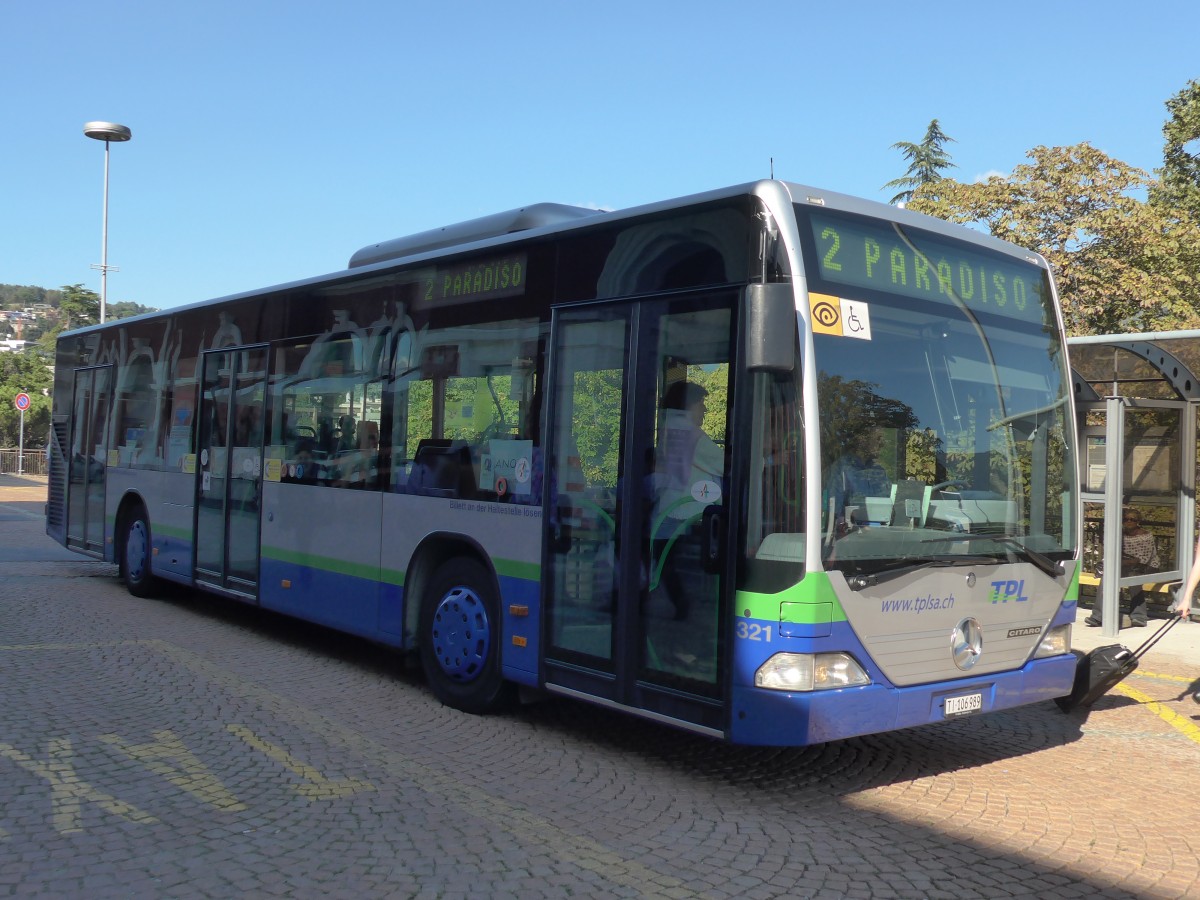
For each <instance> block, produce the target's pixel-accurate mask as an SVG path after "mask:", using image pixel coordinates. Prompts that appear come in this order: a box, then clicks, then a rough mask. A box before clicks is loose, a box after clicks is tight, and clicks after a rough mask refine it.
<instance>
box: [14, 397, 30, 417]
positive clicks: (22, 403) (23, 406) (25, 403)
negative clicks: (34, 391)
mask: <svg viewBox="0 0 1200 900" xmlns="http://www.w3.org/2000/svg"><path fill="white" fill-rule="evenodd" d="M14 402H15V403H16V405H17V409H19V410H20V411H21V412H25V410H27V409H29V395H28V394H26V393H20V394H17V399H16V401H14Z"/></svg>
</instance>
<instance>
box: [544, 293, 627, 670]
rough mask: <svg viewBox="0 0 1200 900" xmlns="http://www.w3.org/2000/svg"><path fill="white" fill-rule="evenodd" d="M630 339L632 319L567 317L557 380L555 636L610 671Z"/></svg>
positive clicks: (562, 646) (558, 646)
mask: <svg viewBox="0 0 1200 900" xmlns="http://www.w3.org/2000/svg"><path fill="white" fill-rule="evenodd" d="M601 315H603V314H601ZM627 341H628V322H627V320H626V319H625V318H624V317H619V318H618V317H613V318H606V319H604V320H602V321H587V322H565V323H564V324H563V326H562V328H561V330H560V332H559V337H558V348H557V352H558V353H559V354H560V359H561V365H559V366H558V368H557V382H556V384H555V387H554V394H555V397H556V405H555V409H554V411H553V414H554V417H555V423H556V426H555V430H554V434H555V436H554V446H553V458H554V470H553V475H552V477H553V481H552V488H551V521H552V525H551V545H550V546H551V553H552V554H553V556H554V562H553V583H552V601H551V613H550V643H551V646H552V647H553V648H554V649H555V650H558V651H566V652H567V655H568V656H570V655H572V654H578V655H581V656H583V657H587V658H588V660H587V661H588V663H589V665H592V666H595V667H597V668H601V669H603V670H605V671H611V670H612V668H613V662H612V661H613V617H614V610H615V608H616V604H615V603H614V598H615V594H616V590H617V584H618V577H617V560H618V559H619V557H620V547H619V542H618V535H619V528H618V522H619V516H618V504H617V488H618V483H619V477H620V473H621V469H622V465H621V434H622V427H621V425H622V415H623V411H624V408H625V391H626V360H627Z"/></svg>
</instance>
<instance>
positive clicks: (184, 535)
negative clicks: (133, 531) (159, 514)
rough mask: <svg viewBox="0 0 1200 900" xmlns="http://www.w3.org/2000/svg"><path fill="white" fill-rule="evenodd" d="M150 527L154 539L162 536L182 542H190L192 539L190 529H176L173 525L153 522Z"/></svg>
mask: <svg viewBox="0 0 1200 900" xmlns="http://www.w3.org/2000/svg"><path fill="white" fill-rule="evenodd" d="M151 527H152V528H153V529H154V535H155V537H157V536H158V535H163V536H164V537H173V538H179V539H180V540H183V541H190V540H191V539H192V529H191V528H189V527H186V526H185V527H183V528H177V527H175V526H174V525H164V524H162V523H161V522H155V523H154V524H153V525H152V526H151Z"/></svg>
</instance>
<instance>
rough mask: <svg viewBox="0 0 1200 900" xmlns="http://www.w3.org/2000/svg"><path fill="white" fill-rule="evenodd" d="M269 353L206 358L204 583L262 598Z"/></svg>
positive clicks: (201, 457) (200, 542) (200, 472)
mask: <svg viewBox="0 0 1200 900" xmlns="http://www.w3.org/2000/svg"><path fill="white" fill-rule="evenodd" d="M266 368H267V351H266V348H264V347H252V348H246V349H222V350H215V351H211V352H208V353H205V354H204V363H203V376H202V377H203V381H202V391H201V398H200V426H199V440H198V443H197V447H198V450H199V454H198V458H197V466H196V532H195V534H196V563H195V577H196V580H197V581H201V582H204V583H205V584H209V585H212V586H213V587H217V588H221V589H224V590H227V591H232V592H234V593H236V594H240V595H242V596H244V597H247V598H250V599H257V596H258V562H259V515H260V511H261V508H262V452H263V451H262V443H263V399H264V396H265V385H266Z"/></svg>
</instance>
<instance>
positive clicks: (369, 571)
mask: <svg viewBox="0 0 1200 900" xmlns="http://www.w3.org/2000/svg"><path fill="white" fill-rule="evenodd" d="M262 555H263V556H264V557H265V558H266V559H270V560H273V561H275V562H281V563H288V564H290V565H294V566H305V567H307V568H310V569H320V570H321V571H323V572H333V573H335V574H338V575H350V576H353V577H354V578H366V579H368V580H370V581H376V580H378V581H381V582H383V583H384V584H394V585H397V586H399V587H403V586H404V578H405V571H404V570H403V569H391V568H387V567H386V566H385V567H383V568H380V569H376V568H375V567H374V566H371V565H369V564H365V563H351V562H346V561H345V560H341V559H336V558H334V557H332V556H319V555H317V554H315V553H301V552H299V551H296V550H285V549H283V548H282V547H263V548H262ZM492 565H493V566H495V568H496V574H497V575H499V576H501V577H504V578H520V579H523V580H525V581H537V580H538V579H539V578H540V577H541V566H538V565H537V564H536V563H525V562H518V561H516V560H511V559H493V560H492Z"/></svg>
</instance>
